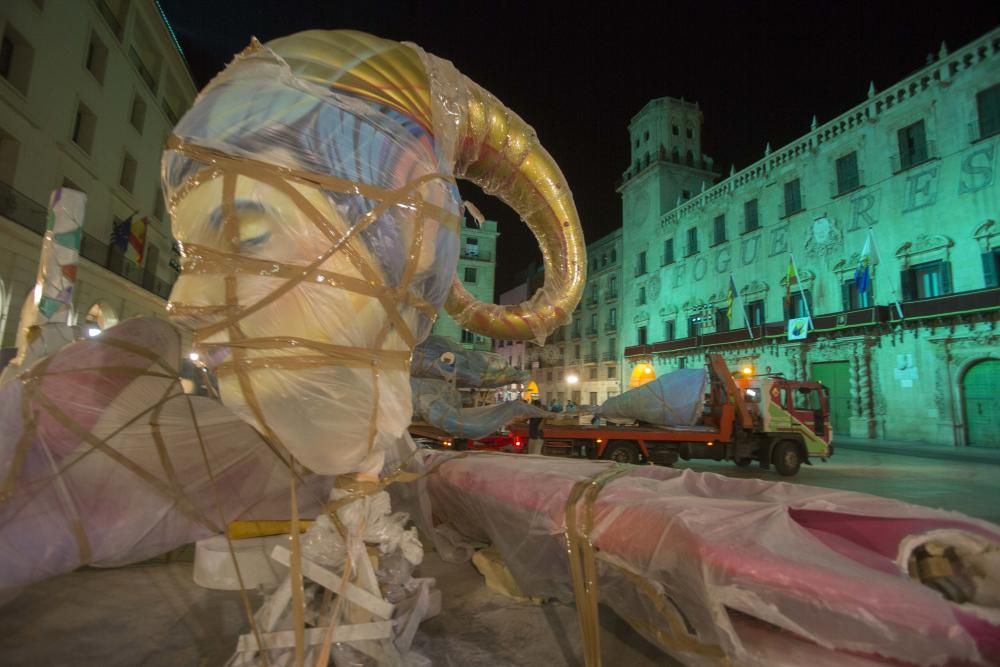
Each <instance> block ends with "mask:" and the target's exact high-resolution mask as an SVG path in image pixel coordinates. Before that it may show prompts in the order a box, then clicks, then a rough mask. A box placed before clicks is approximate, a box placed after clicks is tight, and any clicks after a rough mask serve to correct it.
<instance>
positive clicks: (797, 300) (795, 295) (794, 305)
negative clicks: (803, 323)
mask: <svg viewBox="0 0 1000 667" xmlns="http://www.w3.org/2000/svg"><path fill="white" fill-rule="evenodd" d="M812 310H813V301H812V291H810V290H801V291H799V290H796V291H794V292H792V299H791V301H790V302H789V303H788V304H787V305H786V307H785V319H786V320H791V319H794V318H796V317H807V316H809V315H811V314H812Z"/></svg>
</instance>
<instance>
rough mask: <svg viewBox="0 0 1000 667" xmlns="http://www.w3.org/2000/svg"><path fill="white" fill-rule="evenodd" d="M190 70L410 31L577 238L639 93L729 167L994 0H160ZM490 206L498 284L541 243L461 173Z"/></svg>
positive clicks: (594, 230) (622, 152) (859, 97)
mask: <svg viewBox="0 0 1000 667" xmlns="http://www.w3.org/2000/svg"><path fill="white" fill-rule="evenodd" d="M160 4H161V6H162V7H163V9H164V11H165V12H166V15H167V18H168V19H169V20H170V22H171V24H172V25H173V28H174V30H175V32H176V33H177V36H178V39H179V40H180V43H181V46H182V48H183V49H184V52H185V55H186V56H187V59H188V61H189V63H190V65H191V69H192V73H193V75H194V78H195V82H196V83H197V84H198V86H199V87H200V86H203V85H204V84H205V83H207V82H208V80H209V79H210V78H211V77H212V76H213V75H214V74H215V73H216V72H218V71H219V70H220V69H221V68H222V67H223V66H224V64H225V63H226V62H228V61H229V60H230V58H231V57H232V55H233V54H234V53H237V52H238V51H240V50H242V49H243V47H245V46H246V45H247V43H248V42H249V40H250V36H251V35H255V36H256V37H257V38H258V39H260V40H261V41H262V42H266V41H267V40H269V39H273V38H275V37H280V36H283V35H287V34H291V33H295V32H298V31H300V30H306V29H312V28H322V29H337V28H341V29H343V28H349V29H354V30H363V31H366V32H370V33H372V34H375V35H378V36H380V37H386V38H391V39H396V40H401V41H412V42H415V43H417V44H419V45H420V46H422V47H423V48H424V49H426V50H427V51H430V52H431V53H434V54H435V55H437V56H440V57H443V58H447V59H449V60H451V61H452V62H454V63H455V65H456V66H457V67H458V69H459V70H460V71H461V72H463V73H464V74H466V75H468V76H469V77H470V78H472V79H473V80H474V81H476V82H477V83H479V84H480V85H482V86H483V87H484V88H486V89H487V90H490V91H491V92H493V93H494V94H495V95H496V96H497V97H498V98H499V99H500V100H502V101H503V102H504V103H505V104H507V106H509V107H510V108H511V109H513V110H514V111H516V112H517V113H518V114H519V115H520V116H521V117H522V118H524V119H525V120H526V121H527V122H528V123H530V124H531V125H533V126H534V127H535V129H536V131H537V132H538V136H539V138H540V140H541V142H542V145H544V146H545V147H546V149H547V150H548V151H549V152H550V153H551V154H552V155H553V157H554V158H555V160H556V162H557V163H558V164H559V165H560V167H561V168H562V170H563V173H564V174H565V175H566V178H567V180H568V181H569V185H570V187H571V188H572V190H573V194H574V198H575V200H576V205H577V209H578V210H579V213H580V218H581V220H582V221H583V228H584V231H585V233H586V237H587V239H588V242H589V241H591V240H596V239H597V238H599V237H601V236H603V235H604V234H606V233H608V232H610V231H612V230H613V229H615V228H616V227H619V226H620V225H621V199H620V196H619V195H618V194H617V193H616V192H615V183H616V181H617V180H618V178H619V177H620V176H621V174H622V172H623V171H624V170H625V167H626V166H627V164H628V137H627V126H628V123H629V121H630V120H631V118H632V116H633V115H635V114H636V113H637V112H638V111H639V109H641V108H642V106H643V105H644V104H645V103H646V102H648V101H649V100H650V99H652V98H655V97H662V96H667V95H669V96H672V97H683V98H684V99H686V100H689V101H697V102H699V103H700V105H701V109H702V111H703V113H704V116H705V123H704V130H703V149H704V151H705V152H706V153H707V154H708V155H710V156H712V157H713V158H714V159H715V165H716V170H717V171H719V172H720V173H721V174H722V175H724V176H725V175H728V173H729V168H730V165H735V166H736V168H737V170H739V169H741V168H743V167H745V166H747V165H749V164H750V163H752V162H754V161H756V160H758V159H760V158H761V157H762V156H763V152H764V146H765V144H766V143H767V142H770V143H771V146H772V147H773V148H775V149H777V148H778V147H780V146H782V145H784V144H786V143H788V142H789V141H791V140H793V139H795V138H796V137H799V136H801V135H802V134H804V133H805V132H807V131H808V130H809V123H810V121H811V119H812V117H813V115H814V114H815V116H816V118H817V120H818V122H819V123H820V124H822V123H823V122H825V121H827V120H830V119H831V118H833V117H834V116H836V115H838V114H840V113H842V112H844V111H846V110H847V109H849V108H851V107H852V106H854V105H856V104H858V103H860V102H861V101H863V100H864V99H865V96H866V92H867V90H868V82H869V81H874V82H875V86H876V88H877V89H879V90H881V89H882V87H885V86H888V85H891V84H892V83H894V82H896V81H897V80H899V79H900V78H902V77H904V76H906V75H907V74H909V73H911V72H913V71H914V70H917V69H919V68H921V67H922V66H923V65H924V64H925V63H926V59H927V54H929V53H932V52H933V53H937V50H938V48H939V46H940V44H941V42H942V41H945V42H947V44H948V46H949V48H951V49H955V48H958V47H960V46H963V45H964V44H965V43H967V42H969V41H971V40H972V39H975V38H976V37H979V36H980V35H982V34H984V33H986V32H987V31H989V30H991V29H992V28H994V27H996V26H997V25H1000V2H997V1H996V0H992V1H990V0H987V1H983V2H938V3H936V6H935V7H934V8H927V7H924V6H922V5H924V4H925V3H913V2H909V3H907V2H902V3H901V2H880V1H878V0H869V1H867V2H857V1H856V0H848V1H842V2H822V1H811V2H801V3H776V2H754V3H748V2H744V3H736V2H731V1H729V2H704V1H703V2H665V1H662V2H655V3H648V4H647V3H634V6H633V5H632V4H630V3H623V2H622V3H593V2H585V1H584V0H579V1H578V2H576V3H572V4H569V5H563V4H562V3H548V2H544V0H538V1H536V2H528V3H523V4H522V3H513V2H510V3H505V2H496V3H483V2H475V3H473V2H467V3H462V2H432V1H430V0H423V1H421V2H413V1H411V2H397V1H396V0H380V1H373V0H359V1H356V2H350V1H337V0H281V1H277V0H240V1H239V2H218V1H214V2H213V1H208V0H198V1H192V0H160ZM462 190H463V194H464V195H465V196H466V197H468V198H470V199H471V200H472V201H473V203H475V204H476V205H477V206H478V207H479V208H480V209H481V210H482V211H483V212H484V214H486V216H487V217H488V218H491V219H495V220H498V221H499V222H500V232H501V237H500V247H499V255H498V267H497V288H498V290H503V289H506V288H509V287H511V286H512V285H513V283H514V281H513V276H514V273H515V272H516V271H518V270H520V269H521V268H523V267H524V266H525V265H526V264H527V262H528V261H530V260H531V259H535V258H538V257H540V255H539V253H538V251H537V246H536V244H535V243H534V241H533V240H532V239H531V236H530V233H529V232H528V231H527V228H526V227H525V226H524V225H523V224H521V223H520V222H519V221H518V218H517V215H516V214H515V213H513V212H512V211H511V210H510V209H507V208H506V207H505V206H504V205H503V204H500V203H499V202H497V201H496V200H494V199H492V198H490V197H487V196H486V195H483V194H482V193H480V192H478V191H477V190H476V189H475V188H474V187H468V188H466V187H463V188H462Z"/></svg>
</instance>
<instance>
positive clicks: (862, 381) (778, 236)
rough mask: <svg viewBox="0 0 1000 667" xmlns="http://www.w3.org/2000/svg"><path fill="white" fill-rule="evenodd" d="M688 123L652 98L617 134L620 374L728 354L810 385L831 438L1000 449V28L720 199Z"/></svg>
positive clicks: (794, 145) (690, 111)
mask: <svg viewBox="0 0 1000 667" xmlns="http://www.w3.org/2000/svg"><path fill="white" fill-rule="evenodd" d="M700 121H701V119H700V115H699V114H698V113H697V108H696V107H694V106H693V105H690V104H688V103H684V102H680V101H677V100H671V99H669V98H664V99H661V100H654V101H653V102H650V103H649V104H648V105H647V106H646V107H645V108H644V109H643V110H642V111H640V112H639V114H637V115H636V117H635V118H634V119H633V121H632V123H631V125H630V126H629V132H630V140H631V145H632V161H631V164H630V165H629V168H628V169H627V170H626V172H625V173H624V177H623V182H622V185H621V186H620V188H619V192H620V193H621V194H622V200H623V221H624V223H623V231H624V236H623V243H624V248H625V251H624V275H626V276H628V281H627V282H626V283H625V290H624V291H623V299H622V306H621V309H622V313H621V315H622V322H623V328H622V330H621V335H620V336H619V339H620V341H621V345H622V348H623V356H624V358H625V360H626V369H625V371H626V372H628V371H629V370H630V367H633V366H635V365H636V364H639V363H651V364H652V365H653V367H654V369H655V371H656V373H657V374H660V373H662V372H666V371H669V370H672V369H674V368H678V367H682V366H685V365H686V366H696V365H701V364H703V363H704V355H705V353H706V352H721V353H722V354H724V355H725V356H726V358H727V359H728V360H729V361H730V362H731V364H732V365H733V367H736V366H737V364H739V365H743V364H746V363H749V364H752V365H753V366H754V367H756V368H757V369H758V372H766V371H768V370H770V371H771V372H775V373H778V372H780V373H784V374H785V376H787V377H792V378H796V379H815V380H820V381H823V382H824V383H825V384H826V385H827V386H828V387H829V389H830V397H831V403H832V419H833V425H834V429H835V432H837V433H840V434H844V435H851V436H854V437H862V438H886V439H890V440H901V441H926V442H933V443H938V444H945V445H956V446H961V445H967V444H968V445H977V446H993V447H997V446H1000V403H998V398H997V396H998V395H1000V391H998V390H1000V381H998V378H1000V352H998V346H997V343H998V338H997V332H996V326H997V320H998V316H1000V288H998V286H997V285H998V282H997V280H998V274H1000V224H998V222H997V219H998V216H1000V185H998V183H997V180H998V179H997V170H998V168H1000V164H998V159H997V154H998V153H1000V148H998V145H1000V30H994V31H992V32H990V33H989V34H987V35H985V36H983V37H982V38H980V39H978V40H976V41H975V42H973V43H971V44H968V45H967V46H965V47H963V48H961V49H960V50H958V51H955V52H953V53H948V52H947V51H946V50H945V49H944V48H943V47H942V50H941V52H940V53H939V54H938V56H937V57H936V58H935V59H934V60H933V62H930V63H928V64H927V65H926V66H925V67H923V68H922V69H920V70H919V71H917V72H915V73H914V74H912V75H910V76H908V77H907V78H905V79H903V80H902V81H899V82H897V83H895V84H894V85H892V86H889V87H887V88H885V89H884V90H882V91H876V90H874V88H872V89H870V90H869V94H868V97H867V99H866V100H864V101H863V102H861V103H860V104H858V105H857V106H855V107H853V108H852V109H850V110H849V111H847V112H846V113H843V114H841V115H840V116H838V117H836V118H834V119H832V120H830V121H829V122H826V123H823V124H816V123H815V121H814V123H813V127H812V129H811V130H810V132H809V133H807V134H805V135H804V136H802V137H800V138H798V139H796V140H795V141H793V142H791V143H790V144H788V145H787V146H783V147H780V148H778V149H775V150H773V151H772V150H770V147H768V150H767V151H766V152H765V156H764V158H763V159H762V160H760V161H758V162H756V163H754V164H752V165H750V166H749V167H747V168H745V169H742V170H740V171H734V172H732V173H730V175H729V176H728V177H727V178H724V179H722V180H721V181H719V182H717V183H716V184H715V185H711V183H712V182H713V181H712V180H711V178H710V174H709V173H708V172H710V171H711V163H710V162H709V161H708V160H707V159H700V147H699V145H698V137H699V131H700ZM678 139H679V140H680V141H678ZM651 146H655V149H653V148H650V147H651ZM700 179H704V180H706V182H707V183H708V185H706V187H705V188H704V190H703V191H702V188H701V184H700ZM869 230H870V237H871V239H872V240H873V241H872V242H870V243H869V248H868V250H867V254H868V255H870V254H871V246H872V244H874V246H875V248H876V249H877V257H878V263H877V264H873V269H874V272H873V274H871V275H872V279H871V285H872V288H871V290H870V291H865V290H859V289H858V285H857V284H856V283H855V272H856V269H858V268H859V266H862V265H863V254H864V253H865V252H866V247H865V242H866V239H867V238H869ZM792 256H793V257H794V261H795V265H796V267H795V271H794V274H793V275H795V276H797V280H793V281H792V282H793V283H794V284H793V285H792V286H788V285H787V283H788V282H789V281H788V276H789V269H788V267H789V262H790V257H792ZM859 275H860V274H859ZM731 278H732V281H733V283H734V284H735V287H736V291H737V292H738V293H739V298H738V299H736V300H735V302H734V306H733V309H732V311H731V312H727V311H729V308H728V304H729V299H728V295H729V292H730V289H729V285H730V279H731ZM807 314H808V315H809V316H811V319H812V329H811V330H810V331H809V333H808V335H807V337H806V338H805V340H801V341H790V340H788V338H789V336H788V326H787V321H788V319H789V318H794V317H799V316H805V315H807ZM748 324H749V331H748V326H747V325H748Z"/></svg>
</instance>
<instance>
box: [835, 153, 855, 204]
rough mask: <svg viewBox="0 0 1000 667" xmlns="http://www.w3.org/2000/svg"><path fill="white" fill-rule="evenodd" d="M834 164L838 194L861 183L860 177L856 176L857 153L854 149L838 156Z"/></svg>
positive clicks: (848, 190)
mask: <svg viewBox="0 0 1000 667" xmlns="http://www.w3.org/2000/svg"><path fill="white" fill-rule="evenodd" d="M836 165H837V194H838V195H842V194H844V193H845V192H850V191H851V190H855V189H857V188H858V186H860V185H861V179H860V178H859V177H858V154H857V152H856V151H855V152H851V153H848V154H847V155H845V156H844V157H842V158H838V159H837V162H836Z"/></svg>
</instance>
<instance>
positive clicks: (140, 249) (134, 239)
mask: <svg viewBox="0 0 1000 667" xmlns="http://www.w3.org/2000/svg"><path fill="white" fill-rule="evenodd" d="M129 219H130V220H132V219H131V218H129ZM147 222H148V221H147V220H146V218H145V217H140V218H137V219H135V220H132V224H131V226H130V228H129V232H128V249H127V250H126V251H125V257H127V258H128V259H130V260H132V261H133V262H135V264H136V266H142V256H143V254H144V252H145V249H146V224H147Z"/></svg>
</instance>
